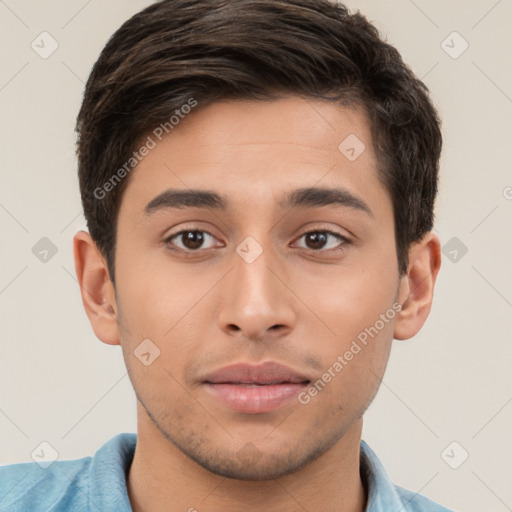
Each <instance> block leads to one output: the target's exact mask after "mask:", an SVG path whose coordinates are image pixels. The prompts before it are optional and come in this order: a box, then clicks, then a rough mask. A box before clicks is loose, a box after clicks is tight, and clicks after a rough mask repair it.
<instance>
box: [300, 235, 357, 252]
mask: <svg viewBox="0 0 512 512" xmlns="http://www.w3.org/2000/svg"><path fill="white" fill-rule="evenodd" d="M304 237H305V242H306V243H309V244H310V245H311V244H312V245H313V247H311V246H310V247H305V249H309V250H312V251H316V252H318V250H319V249H325V248H326V247H325V245H326V244H327V241H328V240H329V238H330V239H331V240H333V239H334V240H337V242H338V243H337V244H336V243H335V244H334V248H333V244H332V243H331V244H330V245H331V247H327V250H333V251H334V252H336V251H340V250H342V249H343V246H344V245H345V244H346V243H349V241H348V240H347V239H346V238H345V237H344V236H341V235H339V234H338V233H334V232H333V231H325V230H322V231H308V232H307V233H304V234H303V235H302V236H301V237H300V238H299V240H300V239H302V238H304ZM340 243H341V246H340V247H337V248H336V245H340ZM319 246H321V247H319Z"/></svg>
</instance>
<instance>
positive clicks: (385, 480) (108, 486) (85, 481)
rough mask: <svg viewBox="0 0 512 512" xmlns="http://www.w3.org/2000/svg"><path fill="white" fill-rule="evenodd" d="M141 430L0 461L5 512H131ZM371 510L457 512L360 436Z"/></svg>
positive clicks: (0, 493)
mask: <svg viewBox="0 0 512 512" xmlns="http://www.w3.org/2000/svg"><path fill="white" fill-rule="evenodd" d="M136 442H137V435H136V434H133V433H123V434H118V435H117V436H115V437H113V438H112V439H110V440H109V441H107V442H106V443H105V444H104V445H103V446H101V447H100V448H99V450H98V451H97V452H96V453H95V454H94V456H93V457H84V458H82V459H76V460H61V461H59V460H56V461H55V462H53V463H51V464H50V465H49V466H48V467H46V469H44V468H43V467H41V466H40V465H39V464H38V463H37V462H24V463H19V464H10V465H7V466H0V512H131V510H132V509H131V506H130V500H129V498H128V492H127V489H126V475H127V474H128V469H129V468H130V464H131V462H132V460H133V455H134V452H135V444H136ZM361 475H362V477H363V480H364V481H365V482H366V487H367V489H368V505H367V508H366V512H453V511H451V510H449V509H447V508H445V507H442V506H441V505H438V504H436V503H434V502H433V501H431V500H429V499H428V498H426V497H424V496H421V495H419V494H417V493H414V492H411V491H408V490H406V489H403V488H402V487H398V486H395V485H394V484H393V483H392V482H391V480H390V479H389V477H388V475H387V473H386V471H385V469H384V467H383V466H382V463H381V462H380V461H379V459H378V458H377V456H376V455H375V453H374V452H373V451H372V450H371V448H370V447H369V446H368V445H367V444H366V443H365V442H364V441H361Z"/></svg>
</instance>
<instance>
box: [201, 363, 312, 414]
mask: <svg viewBox="0 0 512 512" xmlns="http://www.w3.org/2000/svg"><path fill="white" fill-rule="evenodd" d="M310 382H311V379H309V378H308V376H306V375H304V374H301V373H299V372H297V371H295V370H293V369H291V368H289V367H287V366H284V365H281V364H280V363H276V362H272V361H271V362H266V363H263V364H260V365H257V366H253V365H249V364H236V365H231V366H227V367H225V368H222V369H220V370H218V371H216V372H214V373H212V374H211V375H209V376H207V377H206V379H205V380H204V381H203V384H204V386H205V390H206V391H207V392H208V393H209V394H210V396H212V397H213V398H214V399H215V400H216V401H217V402H218V403H220V404H221V405H223V406H225V407H228V408H229V409H231V410H234V411H238V412H244V413H249V414H257V413H265V412H271V411H274V410H276V409H279V408H281V407H283V406H285V405H286V404H287V403H290V401H291V400H292V399H293V398H294V397H296V395H298V394H299V393H300V392H301V391H302V390H303V389H304V388H305V387H307V385H308V384H309V383H310Z"/></svg>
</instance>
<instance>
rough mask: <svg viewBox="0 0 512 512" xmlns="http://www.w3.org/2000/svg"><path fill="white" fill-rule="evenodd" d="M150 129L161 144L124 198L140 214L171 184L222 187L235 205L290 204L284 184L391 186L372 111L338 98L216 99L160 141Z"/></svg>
mask: <svg viewBox="0 0 512 512" xmlns="http://www.w3.org/2000/svg"><path fill="white" fill-rule="evenodd" d="M157 133H158V132H157ZM148 136H149V137H150V138H151V140H152V141H153V143H154V144H152V146H154V147H153V148H152V149H151V150H150V151H149V152H148V154H147V155H146V156H145V157H144V158H143V159H141V161H140V163H139V164H138V165H137V167H136V168H135V170H134V171H132V174H131V176H130V183H129V184H128V187H127V189H126V191H125V194H124V195H125V197H124V199H123V203H127V204H128V206H126V205H124V206H123V204H122V205H121V207H122V208H123V207H124V208H125V209H126V208H127V207H129V208H130V209H136V210H137V211H138V212H139V213H143V212H144V211H145V210H146V207H147V206H148V204H149V202H151V201H152V200H154V199H155V197H156V196H157V195H158V194H161V193H162V192H163V191H165V190H166V189H174V190H176V189H182V190H206V189H209V190H212V189H216V190H217V191H218V192H219V193H221V194H222V196H223V197H224V198H226V200H227V206H228V208H229V207H231V206H232V205H233V206H234V202H236V203H237V204H238V206H243V205H245V206H247V204H249V203H250V204H255V203H261V202H262V201H264V202H270V201H272V202H273V203H275V206H276V207H283V206H288V204H286V203H285V195H284V194H285V191H289V190H291V189H294V190H295V189H305V188H312V187H316V186H318V187H324V188H328V187H330V188H332V187H336V188H339V187H340V186H343V188H344V189H345V190H346V191H348V192H349V193H350V192H352V195H354V196H356V195H358V196H361V194H363V195H365V196H368V195H370V196H371V195H374V196H375V194H376V193H379V192H380V193H381V194H383V193H384V194H385V193H386V191H385V190H383V188H382V185H381V183H380V181H379V180H378V177H377V172H376V168H377V162H376V158H375V153H374V150H373V144H372V140H371V130H370V126H369V122H368V120H367V118H366V116H365V115H364V114H363V113H362V111H361V110H358V109H355V108H346V107H342V106H340V105H339V104H335V103H333V102H327V101H318V100H313V99H307V100H306V99H302V98H298V97H289V98H282V99H278V100H272V101H240V100H237V101H222V102H216V103H212V104H209V105H207V106H204V107H197V109H196V110H195V111H192V112H191V113H190V114H188V115H187V116H184V117H183V118H182V119H181V120H180V121H179V124H177V125H175V126H174V127H173V129H172V131H169V133H168V134H165V135H164V136H163V137H162V138H161V140H159V139H158V138H157V137H156V136H155V134H154V132H150V133H149V134H148ZM230 198H231V199H230ZM374 199H375V198H374ZM288 203H289V202H288Z"/></svg>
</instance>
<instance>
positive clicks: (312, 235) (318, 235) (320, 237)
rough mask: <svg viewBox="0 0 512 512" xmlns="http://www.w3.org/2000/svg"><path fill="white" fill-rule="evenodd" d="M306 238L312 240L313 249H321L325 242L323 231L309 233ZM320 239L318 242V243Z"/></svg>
mask: <svg viewBox="0 0 512 512" xmlns="http://www.w3.org/2000/svg"><path fill="white" fill-rule="evenodd" d="M307 238H308V240H309V241H312V242H313V247H312V248H313V249H321V248H322V247H323V246H324V244H325V238H326V236H325V233H310V234H309V235H308V237H307ZM319 240H320V243H318V242H319Z"/></svg>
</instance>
